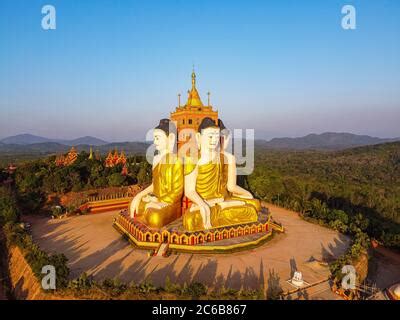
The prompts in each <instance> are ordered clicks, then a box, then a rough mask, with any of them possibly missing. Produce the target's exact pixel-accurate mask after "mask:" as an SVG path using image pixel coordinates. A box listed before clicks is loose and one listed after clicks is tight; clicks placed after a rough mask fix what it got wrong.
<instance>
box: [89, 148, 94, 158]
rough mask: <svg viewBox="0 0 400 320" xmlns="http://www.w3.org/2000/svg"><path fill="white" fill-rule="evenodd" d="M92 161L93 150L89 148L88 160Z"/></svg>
mask: <svg viewBox="0 0 400 320" xmlns="http://www.w3.org/2000/svg"><path fill="white" fill-rule="evenodd" d="M92 159H93V148H92V146H90V154H89V160H92Z"/></svg>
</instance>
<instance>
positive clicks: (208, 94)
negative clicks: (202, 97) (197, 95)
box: [207, 91, 211, 106]
mask: <svg viewBox="0 0 400 320" xmlns="http://www.w3.org/2000/svg"><path fill="white" fill-rule="evenodd" d="M210 94H211V93H210V91H208V92H207V96H208V106H210Z"/></svg>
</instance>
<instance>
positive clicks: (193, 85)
mask: <svg viewBox="0 0 400 320" xmlns="http://www.w3.org/2000/svg"><path fill="white" fill-rule="evenodd" d="M194 88H196V74H195V73H194V66H193V71H192V89H194Z"/></svg>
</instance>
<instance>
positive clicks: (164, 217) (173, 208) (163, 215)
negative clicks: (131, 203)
mask: <svg viewBox="0 0 400 320" xmlns="http://www.w3.org/2000/svg"><path fill="white" fill-rule="evenodd" d="M147 204H148V202H145V201H140V204H139V214H138V215H137V219H138V220H139V221H140V222H142V223H144V224H145V225H147V226H148V227H150V228H157V229H159V228H162V227H164V226H165V225H167V224H169V223H171V222H172V221H174V220H175V219H177V218H178V217H179V214H180V210H181V207H180V203H174V204H170V205H168V206H166V207H163V208H161V209H159V208H153V207H147V206H146V205H147Z"/></svg>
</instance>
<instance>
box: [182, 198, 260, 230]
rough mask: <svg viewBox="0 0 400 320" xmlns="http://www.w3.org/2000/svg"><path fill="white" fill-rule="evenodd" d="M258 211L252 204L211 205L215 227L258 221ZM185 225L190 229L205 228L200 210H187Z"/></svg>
mask: <svg viewBox="0 0 400 320" xmlns="http://www.w3.org/2000/svg"><path fill="white" fill-rule="evenodd" d="M257 219H258V211H257V210H256V209H255V207H254V206H253V205H251V204H245V205H242V206H235V207H229V208H225V209H221V207H220V206H219V205H215V206H213V207H211V225H212V227H213V228H220V227H226V226H231V225H237V224H245V223H251V222H256V221H257ZM183 227H184V228H185V229H186V230H188V231H200V230H204V225H203V219H202V217H201V214H200V210H196V211H190V210H187V211H186V212H185V214H184V216H183Z"/></svg>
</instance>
